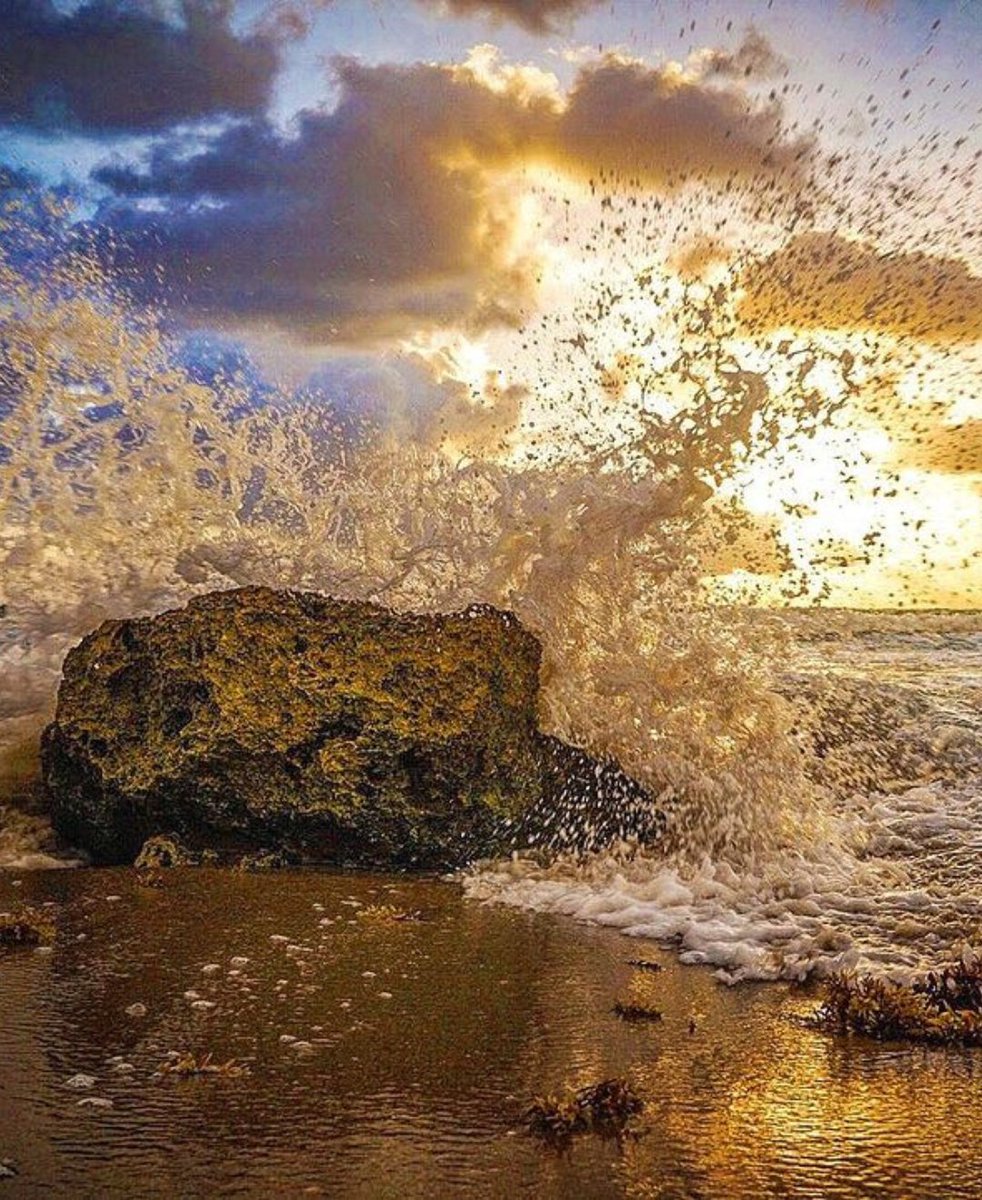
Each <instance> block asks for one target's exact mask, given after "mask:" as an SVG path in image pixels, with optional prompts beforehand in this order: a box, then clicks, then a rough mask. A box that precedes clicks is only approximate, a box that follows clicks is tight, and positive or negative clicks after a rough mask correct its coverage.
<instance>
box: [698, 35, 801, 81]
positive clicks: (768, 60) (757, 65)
mask: <svg viewBox="0 0 982 1200" xmlns="http://www.w3.org/2000/svg"><path fill="white" fill-rule="evenodd" d="M699 58H700V60H701V62H702V65H703V68H704V70H705V72H706V74H712V75H719V76H722V77H723V78H724V79H741V78H744V79H749V78H751V77H753V78H760V79H766V78H768V77H769V76H772V75H779V74H781V73H782V72H783V71H786V70H787V66H788V64H787V60H786V59H784V58H782V57H781V55H780V54H778V53H776V51H775V50H774V48H773V46H771V44H770V42H769V41H768V40H767V38H766V37H764V35H763V34H762V33H761V32H760V30H758V29H755V28H754V27H753V26H751V27H750V29H748V30H747V33H746V35H745V36H744V39H743V41H742V42H741V43H740V45H739V46H738V47H737V49H736V50H715V49H710V50H705V51H703V52H702V54H701V55H700V56H699Z"/></svg>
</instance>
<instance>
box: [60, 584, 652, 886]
mask: <svg viewBox="0 0 982 1200" xmlns="http://www.w3.org/2000/svg"><path fill="white" fill-rule="evenodd" d="M540 658H541V651H540V646H539V643H538V641H537V640H536V639H535V638H534V637H533V636H532V634H530V633H529V632H528V631H527V630H525V629H524V628H523V627H522V626H521V625H520V624H519V622H518V621H517V620H516V619H515V618H514V617H513V616H511V615H510V614H508V613H503V612H499V611H497V610H494V609H491V608H487V607H475V608H471V609H468V610H466V611H465V612H461V613H455V614H450V615H429V616H422V615H414V614H399V613H395V612H392V611H390V610H388V609H385V608H381V607H379V606H377V605H372V604H365V603H352V602H347V601H339V600H333V599H329V598H327V597H323V596H318V595H312V594H305V593H294V592H276V591H272V590H269V589H265V588H243V589H237V590H233V591H228V592H214V593H210V594H208V595H205V596H201V597H198V598H197V599H195V600H192V601H191V602H190V603H189V604H188V605H187V606H186V607H185V608H183V609H179V610H175V611H173V612H167V613H163V614H161V615H160V616H158V617H154V618H146V619H139V620H127V621H108V622H106V623H105V624H104V625H102V626H101V627H100V628H99V629H97V630H96V631H95V632H94V633H92V634H90V635H89V636H88V637H86V638H85V639H84V640H83V641H82V642H81V643H80V645H79V646H77V647H76V648H75V649H74V650H72V651H71V652H70V653H69V655H68V657H67V659H66V661H65V667H64V677H63V681H62V684H61V688H60V690H59V694H58V707H57V712H56V716H55V720H54V722H53V723H52V724H51V725H49V727H48V728H47V730H46V731H45V734H44V738H43V743H42V762H43V768H44V776H45V782H46V784H47V788H48V793H49V795H50V797H51V803H52V812H53V817H54V821H55V825H56V827H57V829H58V831H59V832H60V833H61V835H62V836H63V837H65V838H66V839H67V840H68V841H69V842H71V843H72V844H75V845H80V846H83V847H84V848H85V849H87V850H89V851H91V853H92V854H93V855H94V857H95V858H96V860H97V861H100V862H108V863H122V862H131V861H133V859H134V857H135V856H136V855H137V854H138V853H139V852H140V850H141V847H142V846H143V844H144V843H145V841H146V839H148V838H150V837H153V836H156V835H158V834H167V835H168V836H170V835H171V834H173V835H174V836H176V837H177V838H179V839H182V840H183V841H184V842H186V843H187V845H188V846H189V847H190V848H191V849H192V850H200V849H202V848H205V847H210V848H214V849H218V850H219V851H222V852H225V853H227V854H228V855H230V856H232V855H237V854H238V855H241V854H242V853H248V852H254V851H257V850H261V851H269V852H272V853H280V854H282V855H284V856H285V861H286V862H292V861H300V860H307V861H309V860H314V861H320V862H338V863H346V864H360V865H379V864H384V865H386V866H397V867H407V866H409V867H447V866H454V865H457V864H460V863H462V862H465V861H467V860H469V859H471V858H473V857H475V856H486V855H490V854H494V853H499V852H501V851H503V850H507V849H511V848H513V847H515V846H516V845H518V844H543V843H544V842H549V843H550V844H553V845H555V846H556V848H559V849H568V848H570V847H571V846H572V845H573V844H574V843H578V844H580V845H586V846H588V847H590V848H592V847H593V846H594V845H595V844H599V843H600V842H603V841H604V840H605V839H606V840H607V841H609V840H612V839H615V838H617V837H620V836H623V835H625V833H628V834H629V833H630V832H631V831H633V833H634V834H635V836H638V837H640V838H642V839H643V840H647V839H649V838H650V837H652V836H655V835H656V834H657V831H658V828H659V823H658V818H657V816H656V814H655V812H654V809H653V806H652V804H651V803H650V799H649V797H648V796H647V795H646V793H644V791H643V789H641V788H640V787H639V786H638V785H637V784H634V783H633V782H632V781H630V780H628V779H627V778H626V777H625V776H624V775H623V773H622V772H620V771H619V769H618V768H617V767H616V764H613V763H603V764H601V763H598V762H596V761H595V760H593V759H591V758H589V757H588V756H586V755H585V754H583V752H581V751H577V750H575V749H573V748H572V747H569V746H566V745H565V744H564V743H562V742H559V741H558V740H557V739H554V738H547V737H544V736H543V735H542V734H541V733H540V731H539V728H538V723H537V717H538V713H537V706H538V693H539V678H538V677H539V665H540ZM608 799H613V800H615V801H616V803H615V804H611V803H608V802H607V801H608ZM148 865H149V864H148Z"/></svg>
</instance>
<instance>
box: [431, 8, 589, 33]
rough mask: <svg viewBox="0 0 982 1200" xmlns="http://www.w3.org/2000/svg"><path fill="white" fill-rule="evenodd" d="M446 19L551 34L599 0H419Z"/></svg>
mask: <svg viewBox="0 0 982 1200" xmlns="http://www.w3.org/2000/svg"><path fill="white" fill-rule="evenodd" d="M422 3H424V4H425V5H426V6H427V7H428V8H434V9H436V10H437V11H438V12H443V13H445V14H447V15H448V16H458V17H471V16H479V17H487V18H489V19H490V20H492V21H495V22H502V21H512V22H514V23H515V24H516V25H521V26H522V27H523V28H524V29H527V30H528V31H529V32H530V33H550V32H553V31H554V30H555V29H556V28H557V26H558V25H559V24H560V23H562V22H563V21H564V20H569V19H570V18H572V17H576V16H579V14H580V13H582V12H586V11H587V10H588V9H590V8H596V7H597V6H598V5H599V4H600V0H422Z"/></svg>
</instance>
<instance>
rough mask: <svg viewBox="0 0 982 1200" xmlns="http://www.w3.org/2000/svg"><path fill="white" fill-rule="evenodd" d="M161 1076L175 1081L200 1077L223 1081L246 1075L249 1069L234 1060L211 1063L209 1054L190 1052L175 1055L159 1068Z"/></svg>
mask: <svg viewBox="0 0 982 1200" xmlns="http://www.w3.org/2000/svg"><path fill="white" fill-rule="evenodd" d="M160 1074H161V1075H163V1076H168V1075H170V1076H174V1077H176V1078H177V1079H198V1078H201V1077H202V1076H215V1075H220V1076H221V1077H222V1078H224V1079H235V1078H238V1077H239V1076H240V1075H248V1074H249V1068H248V1067H246V1066H244V1065H243V1064H241V1063H237V1062H236V1061H235V1059H234V1058H230V1059H229V1060H228V1061H227V1062H223V1063H216V1062H213V1061H212V1055H211V1054H205V1055H197V1054H193V1053H191V1051H185V1052H184V1053H183V1054H175V1055H174V1057H172V1058H169V1059H168V1060H167V1061H166V1062H165V1063H163V1064H162V1066H161V1067H160Z"/></svg>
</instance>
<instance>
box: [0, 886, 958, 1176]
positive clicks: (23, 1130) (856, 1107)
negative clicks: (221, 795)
mask: <svg viewBox="0 0 982 1200" xmlns="http://www.w3.org/2000/svg"><path fill="white" fill-rule="evenodd" d="M17 883H19V886H16V887H15V886H14V885H15V884H17ZM15 897H20V898H23V899H25V900H29V901H31V902H32V903H34V904H40V905H47V906H49V908H48V911H49V912H50V914H51V915H52V917H53V919H54V920H55V921H56V923H57V925H58V940H57V942H56V944H55V946H54V948H53V950H52V952H51V953H46V954H39V953H32V952H26V953H17V954H14V955H8V956H7V957H6V958H5V959H4V960H3V962H2V963H0V987H2V991H0V1005H2V1013H3V1020H2V1021H0V1160H4V1159H7V1160H13V1162H14V1163H15V1164H16V1168H17V1170H18V1172H19V1174H18V1175H17V1176H16V1177H14V1178H9V1179H4V1180H3V1181H2V1182H0V1187H2V1189H3V1194H4V1195H5V1196H10V1197H14V1198H16V1200H21V1198H33V1197H39V1196H51V1197H56V1198H58V1200H75V1198H76V1197H82V1196H84V1197H100V1198H102V1197H106V1198H110V1197H111V1198H114V1200H117V1198H118V1200H132V1198H136V1197H171V1196H196V1195H203V1196H230V1197H231V1196H238V1197H257V1198H259V1197H267V1196H306V1195H311V1196H329V1197H339V1198H344V1200H387V1198H390V1197H392V1198H404V1200H410V1198H412V1200H415V1198H417V1197H419V1198H424V1197H432V1196H440V1197H444V1196H446V1197H454V1198H456V1197H462V1198H463V1197H468V1198H472V1197H477V1198H480V1200H498V1198H501V1200H505V1198H506V1197H514V1196H528V1197H536V1198H538V1197H546V1198H552V1197H555V1198H557V1200H558V1198H559V1197H572V1196H577V1197H579V1196H584V1197H591V1198H596V1200H718V1198H720V1197H726V1198H727V1200H761V1198H766V1200H786V1198H794V1200H860V1198H866V1197H874V1196H875V1197H886V1198H887V1200H910V1198H911V1197H918V1198H921V1197H925V1198H926V1197H940V1196H944V1197H951V1198H952V1200H974V1198H975V1197H977V1196H978V1195H979V1194H980V1190H982V1060H980V1058H979V1054H978V1051H971V1050H961V1049H958V1048H940V1049H939V1048H929V1047H923V1046H921V1047H918V1046H909V1045H894V1044H884V1043H878V1042H870V1041H866V1040H865V1039H852V1038H832V1037H829V1036H828V1035H827V1034H825V1033H822V1032H819V1031H817V1030H814V1029H809V1028H805V1027H803V1025H802V1023H801V1021H800V1018H801V1017H802V1016H803V1015H805V1014H806V1013H808V1012H809V1011H811V1010H812V1009H813V1008H814V1007H815V1005H816V1003H817V997H816V995H815V994H814V989H812V988H810V987H808V986H807V985H806V986H805V987H804V988H801V987H797V986H796V985H793V984H789V983H774V984H769V985H755V984H745V985H744V986H742V987H738V988H725V987H720V986H719V984H718V983H716V982H715V981H714V979H713V977H712V975H711V974H710V972H708V971H706V970H704V969H700V968H697V967H686V966H684V965H682V964H680V963H679V962H678V959H677V957H676V956H675V955H674V954H673V953H672V952H671V951H668V950H665V951H663V950H659V949H658V948H657V947H653V946H651V945H650V944H641V945H639V943H638V942H637V940H636V939H632V938H627V937H624V936H623V935H622V934H620V933H619V932H618V931H616V930H614V929H608V928H602V927H599V926H597V925H587V924H579V923H576V922H573V921H569V920H565V919H563V918H560V917H556V916H550V915H548V914H543V913H537V912H531V911H529V910H527V909H518V908H510V907H507V906H503V905H487V904H480V903H477V902H475V901H468V900H466V899H464V898H463V897H462V896H461V892H460V889H459V887H457V886H456V885H455V884H453V883H449V882H445V881H434V880H425V879H418V878H407V877H399V876H394V877H393V876H379V875H369V874H361V873H359V874H348V875H345V874H343V873H338V872H329V873H322V872H316V871H298V872H284V873H272V874H266V875H248V874H243V873H240V872H221V871H211V870H200V871H198V870H188V871H181V870H178V871H174V872H170V873H169V874H168V875H167V878H166V882H165V886H164V887H163V888H145V887H141V886H140V885H139V883H138V881H137V879H136V876H135V873H134V872H133V871H129V870H108V871H107V870H99V871H42V872H38V871H35V872H30V873H24V874H22V875H18V874H16V873H10V872H7V873H4V874H2V875H0V910H3V909H4V908H5V907H6V906H7V905H8V904H9V903H10V902H11V901H12V900H14V898H15ZM370 905H395V906H397V907H399V908H400V909H403V910H409V911H414V912H416V913H418V915H419V918H420V919H419V920H415V921H409V922H389V923H385V922H382V923H378V922H375V921H372V920H369V919H363V918H361V917H359V913H360V912H361V911H362V910H363V909H364V908H366V907H368V906H370ZM639 950H641V951H643V956H644V957H645V958H646V959H649V960H651V959H655V960H657V961H658V962H660V963H661V965H662V969H661V971H659V972H657V973H654V974H652V973H650V972H643V973H639V972H637V971H635V970H633V969H632V967H631V965H630V962H629V960H630V959H631V958H633V957H635V956H636V955H637V954H638V952H639ZM619 998H635V999H641V998H643V999H644V1000H646V1002H648V1003H652V1004H655V1005H657V1006H658V1008H659V1009H660V1010H661V1011H662V1013H663V1019H662V1020H661V1021H659V1022H654V1023H643V1024H630V1023H626V1022H624V1021H621V1020H619V1019H618V1018H617V1016H616V1015H615V1014H614V1013H613V1012H612V1007H613V1004H614V1002H615V1000H616V999H619ZM135 1005H141V1006H142V1007H141V1008H134V1006H135ZM182 1052H193V1053H194V1054H196V1055H199V1056H203V1055H205V1054H207V1053H211V1054H213V1056H214V1061H215V1062H218V1063H222V1062H225V1061H227V1060H228V1059H230V1058H232V1059H235V1060H236V1063H237V1064H239V1065H241V1066H244V1067H247V1068H248V1074H245V1075H240V1076H236V1077H233V1078H227V1079H223V1078H211V1079H209V1078H204V1079H187V1080H182V1079H175V1078H167V1077H161V1075H160V1068H161V1066H162V1065H163V1064H165V1063H166V1062H167V1061H168V1056H169V1055H170V1054H171V1053H182ZM79 1075H82V1076H85V1077H88V1078H87V1080H86V1081H85V1082H88V1084H89V1086H87V1087H80V1086H78V1084H79V1081H78V1076H79ZM612 1076H623V1077H626V1078H628V1079H629V1080H630V1081H631V1084H632V1086H633V1087H634V1089H635V1090H636V1091H637V1092H638V1093H639V1094H640V1095H641V1096H642V1098H643V1099H644V1101H645V1110H644V1112H643V1113H642V1114H641V1116H640V1119H639V1121H638V1122H637V1124H636V1128H635V1130H634V1131H633V1133H634V1136H631V1137H628V1138H626V1139H624V1140H622V1141H620V1142H618V1141H617V1140H615V1139H613V1138H610V1139H603V1138H598V1137H591V1136H585V1137H581V1138H577V1139H575V1140H574V1142H573V1144H572V1145H570V1146H569V1147H567V1148H566V1149H565V1150H562V1151H557V1150H556V1149H550V1148H548V1147H545V1146H542V1145H541V1144H540V1143H539V1142H538V1141H537V1140H536V1139H534V1138H532V1137H530V1136H528V1135H527V1134H526V1133H525V1132H524V1130H523V1128H522V1126H521V1123H520V1119H519V1118H520V1113H521V1111H522V1109H523V1107H524V1106H525V1105H526V1104H528V1103H529V1102H530V1101H531V1100H532V1098H533V1097H535V1096H537V1095H541V1094H543V1093H545V1094H549V1093H555V1092H560V1093H561V1092H563V1091H564V1090H565V1089H567V1088H577V1087H582V1086H586V1085H589V1084H592V1083H595V1082H597V1081H598V1080H600V1079H604V1078H609V1077H612Z"/></svg>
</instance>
